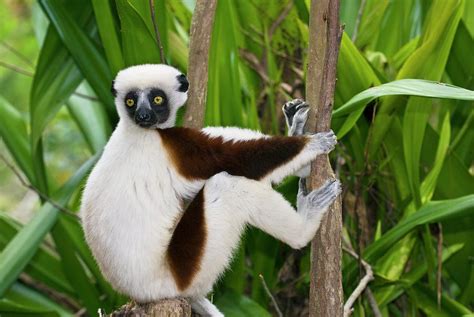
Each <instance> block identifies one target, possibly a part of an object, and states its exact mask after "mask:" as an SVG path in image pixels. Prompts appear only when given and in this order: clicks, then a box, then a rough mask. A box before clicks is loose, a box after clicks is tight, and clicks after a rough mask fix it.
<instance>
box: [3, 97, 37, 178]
mask: <svg viewBox="0 0 474 317" xmlns="http://www.w3.org/2000/svg"><path fill="white" fill-rule="evenodd" d="M0 111H1V115H0V136H1V137H2V140H3V142H5V145H6V146H7V148H8V151H9V152H10V154H11V156H12V157H13V158H14V159H15V162H16V164H18V166H19V167H20V169H21V171H22V172H23V174H25V175H26V177H27V178H28V179H29V181H30V182H32V183H34V179H35V176H34V172H33V164H32V162H31V152H30V148H29V146H28V134H27V132H26V124H25V120H24V119H23V117H22V116H21V114H20V113H19V112H18V110H16V109H15V107H13V106H12V105H11V104H10V103H9V102H8V101H7V100H6V99H4V98H3V97H2V96H0Z"/></svg>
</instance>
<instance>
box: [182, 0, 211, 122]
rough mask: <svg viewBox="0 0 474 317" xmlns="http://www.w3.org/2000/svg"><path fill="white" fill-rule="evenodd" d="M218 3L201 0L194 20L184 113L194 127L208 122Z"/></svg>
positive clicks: (198, 0)
mask: <svg viewBox="0 0 474 317" xmlns="http://www.w3.org/2000/svg"><path fill="white" fill-rule="evenodd" d="M216 5H217V1H216V0H197V1H196V6H195V8H194V14H193V18H192V21H191V38H190V43H189V63H188V65H189V66H188V79H189V83H190V86H189V92H188V103H187V106H186V113H185V115H184V125H185V126H188V127H191V128H201V127H202V125H203V123H204V114H205V109H206V94H207V80H208V68H209V47H210V43H211V34H212V25H213V22H214V14H215V11H216Z"/></svg>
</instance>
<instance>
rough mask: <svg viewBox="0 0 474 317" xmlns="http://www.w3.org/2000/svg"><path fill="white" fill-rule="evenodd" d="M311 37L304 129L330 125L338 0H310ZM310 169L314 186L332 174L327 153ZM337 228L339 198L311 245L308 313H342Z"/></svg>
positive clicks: (338, 38)
mask: <svg viewBox="0 0 474 317" xmlns="http://www.w3.org/2000/svg"><path fill="white" fill-rule="evenodd" d="M309 36H310V38H309V52H308V73H307V80H306V100H307V101H308V103H309V104H310V105H311V111H312V114H310V117H309V122H308V126H307V128H308V130H309V131H315V132H322V131H328V130H329V129H330V128H331V114H332V108H333V100H334V90H335V86H336V66H337V57H338V54H339V45H340V41H341V36H342V28H341V26H340V24H339V0H312V1H311V8H310V18H309ZM311 170H312V172H311V186H312V188H317V187H319V186H321V185H322V184H323V183H324V182H325V181H326V180H327V179H329V178H334V177H335V176H334V172H333V170H332V168H331V165H330V163H329V159H328V156H327V155H320V156H319V157H318V158H317V159H316V160H315V161H314V163H313V164H312V169H311ZM341 231H342V214H341V199H340V197H339V198H338V199H337V200H336V201H335V202H334V203H333V204H332V205H331V207H330V208H329V211H328V213H327V214H326V216H325V217H324V218H323V220H322V222H321V227H320V229H319V231H318V233H317V234H316V236H315V238H314V239H313V242H312V243H311V249H312V256H311V287H310V301H309V311H310V314H309V315H310V316H312V317H316V316H317V317H323V316H342V315H343V304H344V301H343V300H344V299H343V292H342V275H341Z"/></svg>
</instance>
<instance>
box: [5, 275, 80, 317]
mask: <svg viewBox="0 0 474 317" xmlns="http://www.w3.org/2000/svg"><path fill="white" fill-rule="evenodd" d="M0 314H1V315H2V316H4V315H5V316H25V315H26V316H29V315H30V314H32V315H38V316H68V317H69V316H72V315H73V312H71V311H68V310H66V309H65V308H63V307H62V306H60V305H58V304H57V303H55V302H53V301H52V300H51V299H49V298H48V297H46V296H44V295H43V294H40V293H38V292H37V291H35V290H33V289H30V288H28V287H26V286H23V285H22V284H20V283H15V284H14V285H13V287H12V288H11V289H10V290H9V291H8V292H7V293H6V294H5V296H4V298H2V299H1V300H0Z"/></svg>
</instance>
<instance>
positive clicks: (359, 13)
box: [352, 0, 366, 42]
mask: <svg viewBox="0 0 474 317" xmlns="http://www.w3.org/2000/svg"><path fill="white" fill-rule="evenodd" d="M365 4H366V0H362V2H361V3H360V7H359V12H358V13H357V19H356V21H355V24H354V32H353V33H352V42H355V41H356V39H357V34H358V33H359V25H360V20H361V19H362V14H363V13H364V9H365Z"/></svg>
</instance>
